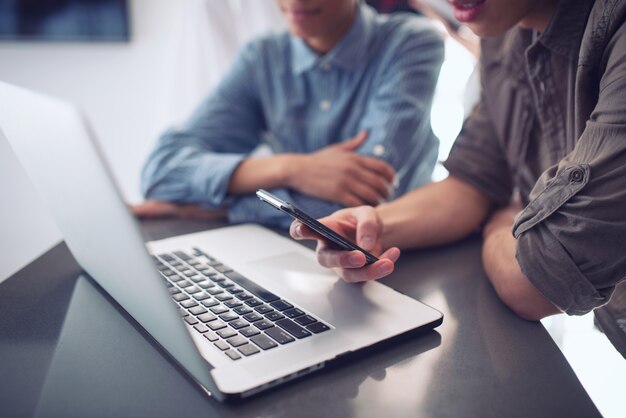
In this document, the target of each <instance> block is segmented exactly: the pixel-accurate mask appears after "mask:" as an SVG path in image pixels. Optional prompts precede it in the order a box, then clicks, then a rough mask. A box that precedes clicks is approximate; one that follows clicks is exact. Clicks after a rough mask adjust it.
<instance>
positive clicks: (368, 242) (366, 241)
mask: <svg viewBox="0 0 626 418" xmlns="http://www.w3.org/2000/svg"><path fill="white" fill-rule="evenodd" d="M361 247H363V248H364V249H366V250H371V249H372V248H374V240H373V239H372V237H363V238H361Z"/></svg>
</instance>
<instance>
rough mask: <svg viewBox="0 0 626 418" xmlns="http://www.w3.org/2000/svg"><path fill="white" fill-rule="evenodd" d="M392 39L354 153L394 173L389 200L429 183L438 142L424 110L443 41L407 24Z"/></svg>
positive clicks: (416, 24) (428, 106)
mask: <svg viewBox="0 0 626 418" xmlns="http://www.w3.org/2000/svg"><path fill="white" fill-rule="evenodd" d="M394 34H395V39H393V42H390V48H393V49H394V53H393V54H390V55H389V63H388V64H387V65H385V66H384V72H381V74H380V75H379V77H380V78H379V80H378V82H377V87H376V88H375V89H374V90H373V91H372V93H371V97H370V98H369V100H368V103H367V105H366V107H365V112H364V114H363V117H362V119H361V122H360V124H359V131H367V132H368V133H369V135H368V138H367V141H366V143H365V144H363V146H361V147H360V148H359V153H361V154H365V155H370V156H374V157H377V158H381V159H383V160H385V161H386V162H388V163H389V164H390V165H391V166H392V167H393V168H394V169H395V170H396V173H397V177H398V181H397V189H396V193H395V194H393V195H392V196H391V198H392V199H393V198H395V197H399V196H400V195H402V194H404V193H406V192H407V191H408V190H410V189H413V188H415V187H419V186H422V185H424V184H425V183H428V182H430V180H431V176H432V171H433V168H434V166H435V163H436V161H437V153H438V140H437V138H436V137H435V135H434V133H433V132H432V129H431V124H430V111H431V106H432V100H433V95H434V91H435V85H436V84H437V77H438V76H439V71H440V69H441V63H442V62H443V57H444V49H443V41H442V40H441V38H440V37H439V35H438V34H437V33H436V32H435V31H434V30H433V29H431V28H430V26H429V25H427V24H426V23H425V22H424V21H422V20H418V19H416V20H412V21H409V22H407V24H406V25H405V26H404V27H401V28H399V29H397V30H396V31H395V33H394Z"/></svg>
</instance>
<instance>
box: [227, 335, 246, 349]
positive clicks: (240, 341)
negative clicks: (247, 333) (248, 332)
mask: <svg viewBox="0 0 626 418" xmlns="http://www.w3.org/2000/svg"><path fill="white" fill-rule="evenodd" d="M226 341H228V344H230V345H232V346H233V347H239V346H241V345H244V344H247V343H248V340H247V339H245V338H243V337H242V336H241V335H236V336H234V337H231V338H229V339H227V340H226Z"/></svg>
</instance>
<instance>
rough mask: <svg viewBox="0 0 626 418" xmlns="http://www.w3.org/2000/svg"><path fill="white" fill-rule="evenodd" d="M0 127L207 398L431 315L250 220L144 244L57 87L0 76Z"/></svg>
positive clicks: (110, 281)
mask: <svg viewBox="0 0 626 418" xmlns="http://www.w3.org/2000/svg"><path fill="white" fill-rule="evenodd" d="M0 129H1V131H0V135H3V136H5V137H6V138H7V140H8V142H9V143H10V145H11V146H12V148H13V149H14V151H15V153H16V155H17V157H18V159H19V160H20V162H21V164H22V166H23V167H24V169H25V170H26V172H27V174H28V175H29V176H30V178H31V181H32V183H33V184H34V186H35V188H36V189H37V191H38V192H39V193H40V195H41V197H42V198H43V200H44V202H45V203H46V205H47V206H48V208H49V209H50V212H51V213H52V215H53V216H54V218H55V220H56V222H57V224H58V227H59V229H60V230H61V232H62V234H63V236H64V238H65V241H66V243H67V245H68V246H69V248H70V250H71V251H72V254H73V255H74V257H75V258H76V260H77V261H78V262H79V263H80V265H81V266H82V267H83V268H84V269H85V270H86V271H87V272H88V273H89V274H90V275H91V276H92V277H93V278H94V279H95V280H96V281H97V282H98V283H99V284H100V285H101V286H102V287H103V288H104V289H105V290H106V291H107V292H108V293H109V294H110V295H111V296H112V297H113V298H114V299H115V300H116V301H117V302H118V303H119V304H120V305H121V306H122V307H123V308H124V309H125V310H126V311H127V312H128V313H129V314H130V315H131V316H132V317H133V318H134V319H135V320H136V321H137V322H138V323H139V324H141V326H143V327H144V328H145V329H146V331H147V332H148V333H149V334H150V335H151V336H152V337H154V339H155V340H156V341H157V342H158V343H159V344H160V345H161V346H162V347H163V349H164V350H165V351H167V352H168V353H169V354H170V355H171V356H172V357H173V358H174V360H175V361H176V362H178V363H179V364H180V366H182V368H183V369H184V370H186V371H187V373H189V374H190V375H191V376H192V377H193V379H194V380H195V381H196V382H197V383H198V384H200V385H201V386H202V388H204V389H205V391H206V392H207V393H208V394H209V395H211V396H213V397H215V398H216V399H218V400H220V401H223V400H226V399H236V398H245V397H248V396H250V395H253V394H255V393H258V392H260V391H262V390H264V389H267V388H270V387H273V386H275V385H278V384H280V383H283V382H286V381H288V380H291V379H294V378H296V377H299V376H302V375H304V374H307V373H310V372H313V371H315V370H318V369H320V368H322V367H324V366H325V365H326V364H328V363H329V362H330V361H331V360H333V359H337V358H338V357H340V356H343V355H345V354H349V353H352V352H355V351H357V350H360V349H363V348H365V347H369V346H372V345H374V344H376V343H379V342H382V341H384V340H388V339H391V338H393V337H396V336H399V335H401V334H404V333H407V332H409V331H414V330H418V329H420V330H426V329H430V328H433V327H436V326H438V325H439V324H441V322H442V320H443V317H442V314H441V313H440V312H438V311H436V310H434V309H432V308H430V307H428V306H426V305H424V304H422V303H420V302H418V301H416V300H414V299H411V298H409V297H407V296H404V295H402V294H400V293H398V292H396V291H394V290H393V289H391V288H389V287H387V286H384V285H382V284H381V283H377V282H369V283H365V284H358V285H353V284H347V283H345V282H343V281H342V280H341V279H339V278H338V277H337V276H335V275H334V274H333V273H332V272H331V271H329V270H326V269H323V268H321V267H319V266H318V265H317V263H316V261H315V255H314V253H313V251H311V250H309V249H307V248H305V247H303V246H302V245H300V244H298V243H296V242H294V241H292V240H290V239H288V238H285V237H283V236H281V235H279V234H276V233H275V232H273V231H271V230H268V229H266V228H263V227H261V226H257V225H238V226H232V227H225V228H221V229H214V230H210V231H206V232H201V233H196V234H189V235H181V236H176V237H173V238H169V239H165V240H161V241H154V242H149V243H147V244H144V242H143V240H142V238H141V234H140V231H139V227H138V224H137V222H136V220H135V219H134V217H133V216H132V214H131V213H130V211H129V209H128V207H127V206H126V204H125V203H124V201H123V199H122V196H121V195H120V192H119V190H118V188H117V187H116V184H115V182H114V180H113V177H112V176H111V171H110V169H109V167H108V166H107V165H106V162H105V161H104V159H103V158H102V156H101V152H100V151H99V149H98V145H97V143H96V141H95V140H94V135H93V134H92V133H91V132H90V130H89V128H88V126H87V124H86V122H85V120H84V119H83V118H82V117H81V114H80V112H79V111H78V110H77V109H76V108H74V107H73V106H71V105H69V104H67V103H65V102H63V101H60V100H56V99H52V98H49V97H45V96H42V95H39V94H36V93H33V92H30V91H27V90H24V89H21V88H18V87H15V86H11V85H8V84H4V83H0ZM146 246H147V250H148V251H146Z"/></svg>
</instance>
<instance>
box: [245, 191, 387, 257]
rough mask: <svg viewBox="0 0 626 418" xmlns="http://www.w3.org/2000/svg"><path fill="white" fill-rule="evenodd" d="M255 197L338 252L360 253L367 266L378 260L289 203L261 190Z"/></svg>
mask: <svg viewBox="0 0 626 418" xmlns="http://www.w3.org/2000/svg"><path fill="white" fill-rule="evenodd" d="M256 195H257V197H258V198H259V199H261V200H262V201H263V202H265V203H268V204H269V205H271V206H273V207H275V208H276V209H278V210H281V211H283V212H285V213H286V214H288V215H290V216H291V217H292V218H294V219H297V220H299V221H300V222H302V223H303V224H305V225H306V226H308V227H309V228H311V229H312V230H314V231H315V232H317V233H318V234H320V235H322V236H323V237H324V238H326V239H327V240H328V241H329V242H330V243H331V244H332V246H333V247H334V248H336V249H338V250H345V251H352V250H357V251H360V252H362V253H363V254H364V255H365V260H366V262H367V264H372V263H373V262H375V261H378V258H376V257H375V256H373V255H372V254H370V253H369V252H367V251H365V250H364V249H363V248H361V247H359V246H358V245H356V244H354V243H352V242H350V241H348V240H347V239H345V238H344V237H342V236H341V235H339V234H338V233H336V232H335V231H333V230H332V229H330V228H328V227H327V226H325V225H323V224H321V223H320V222H318V221H317V219H315V218H313V217H311V216H309V215H308V214H306V213H305V212H303V211H302V210H300V209H298V208H297V207H295V206H294V205H292V204H291V203H288V202H285V201H284V200H281V199H279V198H278V197H276V196H274V195H273V194H271V193H269V192H267V191H265V190H263V189H259V190H257V192H256Z"/></svg>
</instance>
